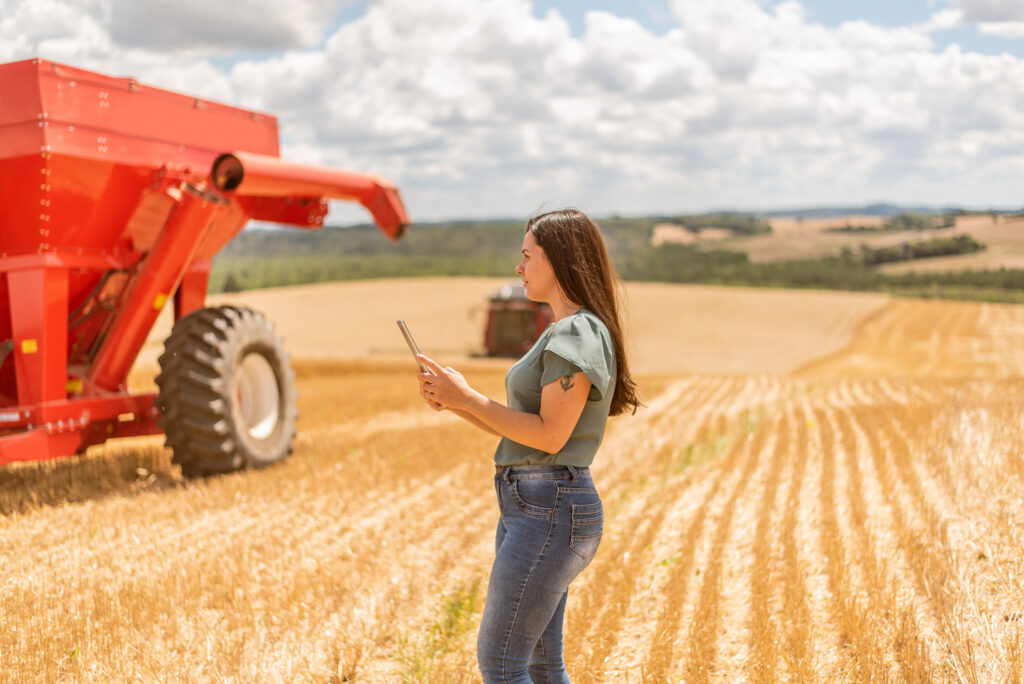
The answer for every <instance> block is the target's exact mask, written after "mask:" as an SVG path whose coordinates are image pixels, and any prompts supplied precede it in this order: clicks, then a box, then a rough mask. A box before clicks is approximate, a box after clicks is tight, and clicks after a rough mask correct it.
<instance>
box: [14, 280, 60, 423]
mask: <svg viewBox="0 0 1024 684" xmlns="http://www.w3.org/2000/svg"><path fill="white" fill-rule="evenodd" d="M7 284H8V287H9V290H8V296H9V303H10V311H11V329H12V330H11V333H12V334H11V338H12V339H13V341H14V352H13V353H12V354H11V356H13V357H14V368H15V373H16V375H17V383H18V400H19V402H20V403H21V404H23V405H32V404H37V403H39V402H43V401H52V400H55V399H64V398H66V397H67V389H66V385H67V368H68V358H67V349H68V322H67V316H68V272H67V270H65V269H63V268H35V269H25V270H20V271H11V272H9V273H8V274H7ZM7 362H8V363H9V362H10V360H9V359H8V361H7Z"/></svg>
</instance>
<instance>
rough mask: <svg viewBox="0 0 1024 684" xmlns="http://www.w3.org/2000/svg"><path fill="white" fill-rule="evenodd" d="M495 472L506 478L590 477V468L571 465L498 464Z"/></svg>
mask: <svg viewBox="0 0 1024 684" xmlns="http://www.w3.org/2000/svg"><path fill="white" fill-rule="evenodd" d="M494 470H495V473H496V474H497V475H500V476H501V477H503V478H504V479H505V480H562V479H565V478H567V477H568V478H572V479H573V480H575V479H576V478H578V477H590V468H587V467H580V466H571V465H506V466H501V465H496V466H494Z"/></svg>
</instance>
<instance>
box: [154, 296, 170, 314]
mask: <svg viewBox="0 0 1024 684" xmlns="http://www.w3.org/2000/svg"><path fill="white" fill-rule="evenodd" d="M166 303H167V295H165V294H163V293H161V294H158V295H157V296H156V299H155V300H153V308H154V309H156V310H157V311H159V310H160V309H162V308H164V304H166Z"/></svg>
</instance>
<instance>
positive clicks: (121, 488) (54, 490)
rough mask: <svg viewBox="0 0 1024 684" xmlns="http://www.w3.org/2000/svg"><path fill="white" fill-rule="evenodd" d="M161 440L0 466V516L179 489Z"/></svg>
mask: <svg viewBox="0 0 1024 684" xmlns="http://www.w3.org/2000/svg"><path fill="white" fill-rule="evenodd" d="M162 439H163V438H162V436H161V437H160V438H158V439H156V440H155V439H153V438H146V439H133V440H130V441H129V440H124V442H125V443H123V444H119V443H117V442H110V443H108V444H106V445H103V446H100V447H92V448H90V449H89V450H88V451H86V453H85V454H82V455H81V456H69V457H66V458H58V459H53V460H49V461H31V462H26V463H12V464H9V465H7V466H4V467H0V515H10V514H11V513H25V512H28V511H31V510H33V509H37V508H41V507H45V506H59V505H61V504H65V503H74V502H79V501H88V500H92V499H99V498H103V497H105V496H110V495H132V494H136V493H139V492H142V491H154V490H161V489H167V488H169V487H178V486H182V485H183V484H184V481H183V480H182V478H181V472H180V470H179V469H178V467H177V466H174V465H172V464H171V451H170V449H165V448H164V447H163V446H162V444H161V441H162Z"/></svg>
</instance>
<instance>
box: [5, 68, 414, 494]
mask: <svg viewBox="0 0 1024 684" xmlns="http://www.w3.org/2000/svg"><path fill="white" fill-rule="evenodd" d="M278 153H279V151H278V135H277V120H276V119H275V118H274V117H272V116H268V115H266V114H261V113H258V112H251V111H246V110H243V109H239V108H236V107H229V106H225V105H222V104H217V103H214V102H210V101H207V100H203V99H200V98H195V97H190V96H186V95H181V94H178V93H173V92H169V91H166V90H161V89H158V88H152V87H148V86H144V85H141V84H139V83H138V82H136V81H135V80H133V79H130V78H111V77H108V76H103V75H100V74H97V73H92V72H89V71H83V70H81V69H75V68H72V67H68V66H64V65H60V64H55V63H53V62H48V61H46V60H42V59H32V60H25V61H21V62H14V63H10V64H4V65H0V464H4V463H9V462H12V461H23V460H41V459H49V458H55V457H59V456H65V455H70V454H75V453H79V452H81V451H83V450H84V449H85V448H86V447H88V446H89V445H92V444H99V443H101V442H103V441H105V440H107V439H109V438H112V437H123V436H130V435H149V434H158V433H160V432H161V431H163V432H166V435H167V444H168V446H170V447H171V448H172V449H173V451H174V461H175V462H176V463H178V464H180V466H181V468H182V471H183V472H184V473H185V474H186V475H187V476H195V475H203V474H207V473H216V472H227V471H231V470H237V469H241V468H246V467H254V466H262V465H266V464H269V463H272V462H275V461H277V460H280V459H281V458H284V457H285V456H287V455H288V454H289V453H290V452H291V449H292V442H293V440H294V436H295V417H296V411H295V391H294V388H293V373H292V371H291V369H290V366H289V360H288V355H287V352H286V351H285V350H284V347H283V345H282V343H281V339H280V337H279V336H278V335H277V334H276V333H275V331H274V328H273V325H272V324H271V323H270V322H269V321H267V320H266V319H264V318H263V316H261V315H260V314H259V313H256V312H254V311H251V310H249V309H245V308H241V307H216V308H204V303H205V297H206V289H207V282H208V280H209V276H210V266H211V260H212V259H213V256H214V255H215V254H216V253H217V252H218V251H219V250H220V249H221V248H222V247H224V245H226V244H227V243H228V242H229V241H230V240H231V239H232V238H233V237H234V236H235V235H237V234H238V233H239V232H240V231H241V230H242V228H243V227H244V226H245V224H246V222H247V221H248V220H249V219H259V220H263V221H273V222H277V223H283V224H288V225H293V226H298V227H300V228H312V229H316V228H319V227H321V226H322V225H323V219H324V216H325V215H326V214H327V200H328V199H344V200H352V201H356V202H359V203H360V204H362V205H363V206H364V207H366V208H367V209H368V210H369V211H370V213H371V214H372V215H373V218H374V220H375V221H376V223H377V225H378V226H379V227H380V229H381V230H382V231H383V232H384V233H385V234H386V235H387V236H388V237H389V238H391V239H392V240H397V239H399V238H400V237H401V236H402V234H403V232H404V230H405V227H406V226H407V225H408V223H409V221H408V218H407V216H406V212H405V208H404V206H403V205H402V201H401V198H400V197H399V194H398V191H397V189H395V187H394V186H393V185H391V184H390V183H389V182H388V181H386V180H385V179H383V178H379V177H375V176H369V175H364V174H358V173H351V172H344V171H337V170H333V169H326V168H318V167H312V166H305V165H301V164H291V163H287V162H283V161H281V160H280V159H279V158H278ZM171 300H173V304H174V318H175V325H174V329H173V331H172V333H171V335H170V337H168V339H167V340H166V342H165V351H164V353H163V355H162V356H161V357H160V366H161V370H160V374H159V376H158V377H157V385H158V386H159V388H160V391H159V392H158V393H157V394H130V393H129V392H128V391H127V388H126V386H125V380H126V377H127V375H128V372H129V370H130V369H131V366H132V364H133V363H134V361H135V358H136V356H137V355H138V353H139V350H140V349H141V348H142V345H143V343H144V341H145V339H146V337H147V335H148V334H149V332H150V330H151V329H152V326H153V323H154V322H155V320H156V318H157V315H158V314H159V313H160V311H161V309H162V308H163V307H164V306H165V304H168V303H170V301H171Z"/></svg>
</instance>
